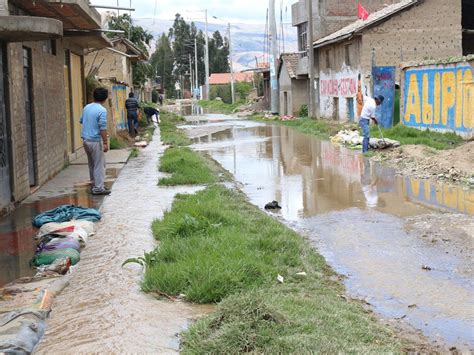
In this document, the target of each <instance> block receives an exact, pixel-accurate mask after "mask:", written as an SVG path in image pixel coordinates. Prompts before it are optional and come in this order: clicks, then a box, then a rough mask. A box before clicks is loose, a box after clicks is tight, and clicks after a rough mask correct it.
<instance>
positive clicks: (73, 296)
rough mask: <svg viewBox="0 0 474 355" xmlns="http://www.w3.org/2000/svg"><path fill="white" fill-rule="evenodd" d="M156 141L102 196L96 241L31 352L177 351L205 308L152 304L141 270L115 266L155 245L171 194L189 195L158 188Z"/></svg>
mask: <svg viewBox="0 0 474 355" xmlns="http://www.w3.org/2000/svg"><path fill="white" fill-rule="evenodd" d="M159 142H160V137H159V132H158V130H157V131H156V132H155V137H154V139H153V142H152V143H151V144H150V146H149V147H148V148H146V149H145V150H142V151H141V152H140V155H139V157H138V158H136V159H133V160H131V161H129V163H128V164H127V165H126V166H125V168H124V169H123V170H122V172H121V174H120V176H119V178H118V179H117V181H116V182H115V184H114V186H113V188H112V195H111V196H108V197H106V198H105V200H104V203H103V205H102V208H101V212H102V213H103V218H102V221H101V222H100V223H99V224H98V229H97V231H96V235H95V236H93V237H91V238H90V239H89V243H88V245H87V247H86V248H85V249H84V251H83V252H82V254H81V262H80V263H79V264H78V266H77V268H76V270H75V271H74V272H73V274H72V275H71V276H72V277H71V282H70V285H69V287H67V288H66V289H65V290H64V291H63V293H62V294H61V295H59V296H58V297H57V299H56V300H55V304H54V306H53V311H52V314H51V318H50V319H49V320H48V323H47V327H48V328H47V331H46V335H45V337H44V338H43V340H42V342H41V343H40V345H39V347H38V348H37V349H36V352H37V353H41V354H64V353H70V354H78V353H96V352H99V351H100V352H101V353H116V354H120V353H175V352H177V351H178V350H179V339H178V337H177V336H176V334H178V333H180V332H181V331H183V330H184V329H186V327H187V326H188V324H189V322H190V321H191V319H193V318H194V317H197V316H198V315H200V314H203V313H206V312H208V311H209V310H210V309H211V308H210V307H208V306H203V307H197V306H192V305H189V304H184V303H180V302H175V303H172V302H167V301H158V300H156V299H155V298H154V297H152V296H151V295H147V294H144V293H143V292H141V290H140V281H141V279H142V275H143V270H142V268H141V267H140V266H138V265H132V264H130V265H127V266H125V267H122V266H121V265H122V263H123V262H124V261H125V260H126V259H128V258H130V257H137V256H142V255H143V252H144V251H150V250H152V249H153V248H154V247H155V246H156V242H155V240H154V238H153V236H152V233H151V223H152V222H153V220H154V219H155V218H160V217H162V216H163V213H164V211H165V210H166V209H169V208H170V206H171V203H172V201H173V198H174V196H175V194H176V193H184V192H191V193H192V192H194V191H195V189H192V188H178V189H176V188H170V189H166V188H159V187H158V186H157V182H158V179H159V177H160V175H159V173H158V169H157V166H158V156H159V153H160V152H162V151H163V147H162V146H161V144H160V143H159Z"/></svg>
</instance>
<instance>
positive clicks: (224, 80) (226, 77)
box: [209, 72, 253, 85]
mask: <svg viewBox="0 0 474 355" xmlns="http://www.w3.org/2000/svg"><path fill="white" fill-rule="evenodd" d="M234 81H244V82H247V83H251V82H252V81H253V74H252V73H249V72H247V73H234ZM230 82H231V76H230V73H214V74H211V76H210V77H209V85H225V84H230Z"/></svg>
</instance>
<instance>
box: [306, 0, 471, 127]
mask: <svg viewBox="0 0 474 355" xmlns="http://www.w3.org/2000/svg"><path fill="white" fill-rule="evenodd" d="M465 9H466V8H465V7H463V2H462V1H461V0H456V1H452V2H449V3H447V2H445V1H443V0H424V1H418V0H402V1H400V2H398V3H396V4H393V5H390V6H387V7H385V8H383V9H382V10H379V11H377V12H375V13H372V14H371V15H370V16H369V18H368V19H367V20H366V21H363V20H358V21H355V22H353V23H352V24H350V25H348V26H346V27H344V28H342V29H340V30H339V31H336V32H334V33H332V34H329V35H327V36H325V37H323V38H320V39H319V40H317V41H316V42H315V43H314V48H315V50H316V54H317V60H316V62H317V64H316V68H315V71H316V76H317V84H318V97H317V104H318V106H319V115H320V116H321V117H325V118H332V119H337V120H342V121H348V120H349V121H350V120H354V119H356V118H358V111H360V106H359V107H358V106H357V97H358V95H360V94H362V95H373V94H374V93H377V94H378V93H382V92H379V91H378V90H379V88H380V90H382V89H383V88H384V89H387V90H386V91H385V92H383V94H384V96H386V97H388V98H389V99H388V100H386V102H384V105H383V107H382V111H383V112H384V120H385V118H386V117H385V116H387V115H391V118H390V119H388V118H387V119H386V121H384V126H391V125H392V124H393V123H394V118H395V123H396V119H397V109H398V110H399V108H396V107H394V102H395V101H396V99H397V95H399V91H398V89H399V87H400V82H401V71H400V68H399V65H400V63H401V62H404V61H420V60H423V59H426V58H446V57H461V56H462V55H463V53H466V51H469V49H468V48H466V47H465V46H463V43H465V41H463V37H464V35H463V34H464V33H465V31H464V30H463V27H462V23H463V21H462V19H463V18H465V17H466V16H468V17H469V16H470V15H472V13H469V12H466V11H465ZM434 23H436V26H434V25H433V24H434Z"/></svg>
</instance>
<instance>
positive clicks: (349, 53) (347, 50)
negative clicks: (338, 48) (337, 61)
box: [344, 44, 352, 65]
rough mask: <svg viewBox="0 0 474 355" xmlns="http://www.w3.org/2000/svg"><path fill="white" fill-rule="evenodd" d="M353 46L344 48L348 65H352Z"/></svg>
mask: <svg viewBox="0 0 474 355" xmlns="http://www.w3.org/2000/svg"><path fill="white" fill-rule="evenodd" d="M351 47H352V45H351V44H348V45H346V46H344V51H345V58H346V65H351Z"/></svg>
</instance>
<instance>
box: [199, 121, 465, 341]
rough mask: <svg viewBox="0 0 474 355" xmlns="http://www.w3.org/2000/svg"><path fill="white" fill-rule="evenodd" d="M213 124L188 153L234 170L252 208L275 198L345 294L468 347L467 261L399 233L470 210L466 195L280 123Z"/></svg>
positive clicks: (433, 335)
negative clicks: (410, 222) (411, 224)
mask: <svg viewBox="0 0 474 355" xmlns="http://www.w3.org/2000/svg"><path fill="white" fill-rule="evenodd" d="M216 125H218V124H216V123H211V124H208V125H204V126H202V125H201V126H198V127H197V128H196V129H192V128H191V129H190V132H191V134H193V133H192V132H196V131H197V132H199V130H201V131H205V128H206V126H208V132H210V133H209V134H203V135H202V136H200V137H196V138H195V139H194V141H195V145H194V147H195V148H196V149H198V150H202V151H206V152H208V153H210V154H211V156H212V157H213V158H214V159H216V160H217V161H218V162H220V163H221V164H222V165H223V166H224V167H225V168H226V169H227V170H228V171H230V172H231V173H233V174H234V176H235V177H236V179H237V180H238V181H239V182H241V183H242V184H243V190H244V192H245V193H246V194H247V195H248V196H249V198H250V199H251V201H252V202H253V203H255V204H256V205H258V206H261V207H263V206H264V205H265V204H266V203H267V202H269V201H272V200H278V201H280V204H281V205H282V207H283V208H282V210H281V211H280V212H279V214H280V217H281V218H282V219H283V220H284V221H285V222H286V223H288V224H289V225H290V226H292V227H293V228H294V229H297V230H299V231H301V232H303V233H305V234H306V235H307V236H308V237H309V239H310V241H311V243H312V244H313V245H314V246H315V247H317V248H318V249H319V250H320V252H321V253H322V254H323V255H324V256H325V257H326V259H327V260H328V262H329V263H330V264H331V265H332V267H333V268H334V269H335V270H336V271H338V272H339V273H341V274H344V275H346V276H347V279H346V285H347V289H348V292H349V293H350V294H351V295H353V296H356V297H358V298H362V299H366V300H367V301H368V302H369V303H371V304H372V305H373V306H374V307H375V309H376V310H377V312H378V313H379V314H381V315H382V316H383V317H387V318H401V319H404V321H406V322H408V323H409V324H410V325H412V326H414V327H416V328H417V329H420V330H421V331H423V333H424V334H426V335H428V336H429V337H431V338H432V339H433V340H435V341H440V342H443V343H447V344H448V345H450V346H451V345H455V346H458V347H460V348H471V349H472V348H474V334H473V331H472V329H473V327H474V307H473V305H474V304H473V299H474V297H473V296H474V285H473V281H472V271H473V269H472V266H473V263H472V255H463V254H456V253H454V254H453V253H450V252H449V251H446V250H445V249H443V248H438V247H437V246H436V245H435V244H432V243H427V242H426V241H424V240H422V239H423V238H420V237H419V236H416V235H414V234H413V233H409V232H407V228H406V227H405V220H406V217H413V216H419V217H416V218H422V219H423V216H425V215H427V214H430V215H432V214H435V215H438V216H439V219H442V218H443V216H447V214H446V213H447V212H458V213H462V214H465V215H467V216H470V215H472V214H474V193H473V192H472V190H471V191H464V190H462V189H457V188H453V187H449V186H447V185H441V184H437V183H433V182H430V181H421V180H416V179H412V178H405V177H403V178H402V177H397V176H395V173H394V171H393V170H392V169H389V168H385V167H382V166H380V165H377V164H373V163H371V162H370V161H369V160H368V159H366V158H364V157H362V156H361V155H360V154H359V153H358V152H354V151H350V150H347V149H345V148H341V147H335V146H333V145H332V144H331V143H330V142H326V141H320V140H317V139H314V138H311V137H308V136H306V135H303V134H300V133H298V132H296V131H294V130H291V129H289V128H287V127H281V126H257V127H255V124H254V123H253V124H251V125H250V127H249V126H247V125H246V124H244V123H242V122H235V123H234V125H232V124H230V123H228V125H227V127H222V130H221V131H219V132H216ZM220 125H222V124H220ZM449 215H451V214H450V213H449ZM461 217H462V216H461ZM462 218H468V217H462ZM447 227H448V230H449V225H448V226H447ZM471 242H472V239H471ZM468 243H469V241H468ZM467 250H469V249H467ZM423 265H428V266H430V267H431V268H432V270H431V271H428V270H423V269H422V266H423Z"/></svg>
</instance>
